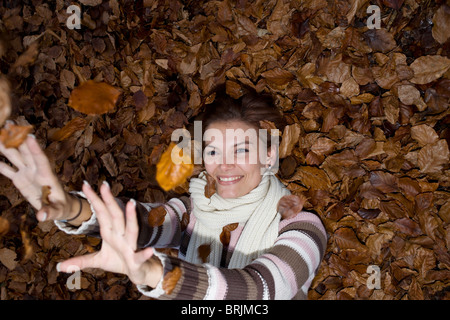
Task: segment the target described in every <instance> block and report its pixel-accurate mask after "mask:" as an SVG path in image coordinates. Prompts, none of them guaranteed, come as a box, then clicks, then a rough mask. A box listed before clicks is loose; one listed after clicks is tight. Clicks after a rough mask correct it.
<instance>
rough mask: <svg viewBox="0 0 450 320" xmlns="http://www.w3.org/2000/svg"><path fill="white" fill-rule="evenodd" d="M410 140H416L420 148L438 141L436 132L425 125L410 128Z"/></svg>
mask: <svg viewBox="0 0 450 320" xmlns="http://www.w3.org/2000/svg"><path fill="white" fill-rule="evenodd" d="M411 138H413V139H414V140H417V142H419V144H420V145H421V146H425V145H427V144H433V143H435V142H437V141H438V140H439V136H438V135H437V133H436V131H435V130H434V129H433V128H432V127H430V126H429V125H427V124H421V125H418V126H414V127H412V128H411Z"/></svg>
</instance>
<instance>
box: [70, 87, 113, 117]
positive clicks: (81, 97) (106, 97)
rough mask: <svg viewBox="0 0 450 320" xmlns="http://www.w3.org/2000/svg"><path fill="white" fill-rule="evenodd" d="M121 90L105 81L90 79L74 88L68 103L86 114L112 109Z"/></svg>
mask: <svg viewBox="0 0 450 320" xmlns="http://www.w3.org/2000/svg"><path fill="white" fill-rule="evenodd" d="M120 94H121V92H120V91H119V90H118V89H117V88H115V87H113V86H111V85H109V84H107V83H105V82H95V81H93V80H88V81H86V82H83V83H82V84H81V85H79V86H78V87H76V88H75V89H73V90H72V92H71V94H70V97H69V103H68V105H69V106H70V107H72V108H73V109H75V110H77V111H80V112H82V113H85V114H103V113H107V112H109V111H112V110H113V109H114V107H115V105H116V102H117V100H118V99H119V96H120Z"/></svg>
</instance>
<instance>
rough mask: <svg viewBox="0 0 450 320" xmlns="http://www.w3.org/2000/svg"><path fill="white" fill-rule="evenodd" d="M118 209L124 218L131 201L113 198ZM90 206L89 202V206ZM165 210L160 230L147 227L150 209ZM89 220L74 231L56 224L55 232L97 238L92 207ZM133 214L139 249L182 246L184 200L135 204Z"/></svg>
mask: <svg viewBox="0 0 450 320" xmlns="http://www.w3.org/2000/svg"><path fill="white" fill-rule="evenodd" d="M72 193H73V194H74V195H77V196H79V197H82V198H85V199H86V200H87V201H88V202H89V199H87V198H86V196H85V195H84V193H83V192H82V191H78V192H72ZM115 199H116V202H117V204H118V205H119V207H120V208H121V209H122V210H123V212H124V214H125V206H126V203H127V202H128V201H129V200H130V199H129V198H125V197H117V198H115ZM89 204H90V202H89ZM159 206H164V209H165V210H166V215H165V216H164V222H163V224H162V225H161V226H159V227H150V226H149V224H148V216H149V213H150V211H151V210H152V209H153V208H156V207H159ZM91 211H92V216H91V218H90V219H89V220H87V221H85V222H83V223H82V224H81V226H79V227H75V226H72V225H71V224H70V223H67V222H62V221H55V225H56V226H58V228H59V229H60V230H62V231H64V232H66V233H69V234H84V235H88V236H93V237H100V229H99V225H98V221H97V218H96V213H95V210H94V208H93V206H92V205H91ZM136 213H137V218H138V224H139V235H138V243H137V245H138V247H139V248H143V247H149V246H152V247H156V248H167V247H177V246H179V245H180V242H181V234H182V230H181V220H182V217H183V214H184V213H187V214H189V213H190V200H189V198H187V197H180V198H173V199H170V200H169V201H168V202H166V203H164V204H162V203H144V202H136Z"/></svg>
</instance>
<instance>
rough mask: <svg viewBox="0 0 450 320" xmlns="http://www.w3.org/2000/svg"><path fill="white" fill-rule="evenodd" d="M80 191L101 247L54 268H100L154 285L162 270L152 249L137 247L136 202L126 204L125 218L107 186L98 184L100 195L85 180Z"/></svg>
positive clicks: (133, 280) (67, 269) (134, 281)
mask: <svg viewBox="0 0 450 320" xmlns="http://www.w3.org/2000/svg"><path fill="white" fill-rule="evenodd" d="M83 192H84V194H85V195H86V197H87V198H88V199H89V200H90V202H91V204H92V206H93V208H94V210H95V212H96V216H97V220H98V223H99V225H100V234H101V237H102V240H103V241H102V247H101V249H100V251H98V252H95V253H91V254H87V255H84V256H79V257H75V258H71V259H69V260H66V261H64V262H61V263H59V264H58V267H57V268H58V270H59V271H62V272H73V270H74V267H75V269H76V268H79V269H85V268H100V269H103V270H105V271H109V272H114V273H122V274H126V275H127V276H128V277H129V278H130V280H131V281H132V282H133V283H135V284H144V285H148V286H150V287H153V288H154V287H155V286H156V285H157V284H158V282H159V280H160V279H161V277H162V274H163V270H162V265H161V263H160V262H159V259H157V258H156V257H152V256H153V249H152V248H146V249H143V250H141V251H136V249H137V238H138V233H139V226H138V222H137V218H136V202H135V201H134V200H131V201H129V202H128V203H127V205H126V210H125V218H124V214H123V211H122V209H121V208H120V207H119V205H118V204H117V202H116V200H115V199H114V197H113V195H112V193H111V190H110V188H109V185H108V184H107V183H103V185H102V186H101V187H100V194H101V196H102V198H100V197H99V196H98V195H97V194H96V193H95V192H94V190H93V189H92V188H91V187H90V186H89V185H88V184H87V182H85V184H84V185H83Z"/></svg>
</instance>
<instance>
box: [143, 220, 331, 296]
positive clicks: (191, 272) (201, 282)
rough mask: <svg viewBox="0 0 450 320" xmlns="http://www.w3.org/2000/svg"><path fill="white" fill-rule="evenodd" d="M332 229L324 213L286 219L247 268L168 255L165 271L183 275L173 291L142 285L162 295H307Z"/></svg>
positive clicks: (146, 293) (164, 258)
mask: <svg viewBox="0 0 450 320" xmlns="http://www.w3.org/2000/svg"><path fill="white" fill-rule="evenodd" d="M326 244H327V235H326V232H325V229H324V227H323V224H322V223H321V221H320V219H319V218H318V217H317V216H316V215H314V214H312V213H309V212H301V213H299V214H298V215H297V216H295V217H292V218H290V219H286V220H282V221H281V222H280V228H279V236H278V238H277V240H276V241H275V244H274V246H273V247H272V248H271V249H270V250H269V251H268V252H267V253H265V254H264V255H262V256H261V257H259V258H257V259H255V260H254V261H253V262H252V263H251V264H249V265H248V266H246V267H244V268H242V269H226V268H217V267H214V266H212V265H209V264H203V265H195V264H192V263H188V262H186V261H183V260H181V259H179V258H176V257H169V256H164V257H163V258H162V259H161V257H160V259H161V260H162V261H163V266H164V274H167V273H168V272H170V271H172V270H173V269H174V268H175V267H178V268H180V269H181V277H180V278H179V280H178V282H177V284H176V286H175V287H174V288H173V291H172V292H171V293H170V294H167V293H166V292H164V290H159V291H156V290H151V289H150V288H147V289H148V290H147V289H146V288H143V287H139V288H138V289H139V290H140V291H141V292H142V293H143V294H145V295H148V296H151V297H153V298H157V299H183V300H188V299H207V300H209V299H213V300H262V299H277V300H288V299H289V300H290V299H306V298H307V292H308V289H309V286H310V284H311V282H312V280H313V278H314V276H315V274H316V272H317V269H318V267H319V265H320V262H321V260H322V258H323V255H324V252H325V248H326Z"/></svg>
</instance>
